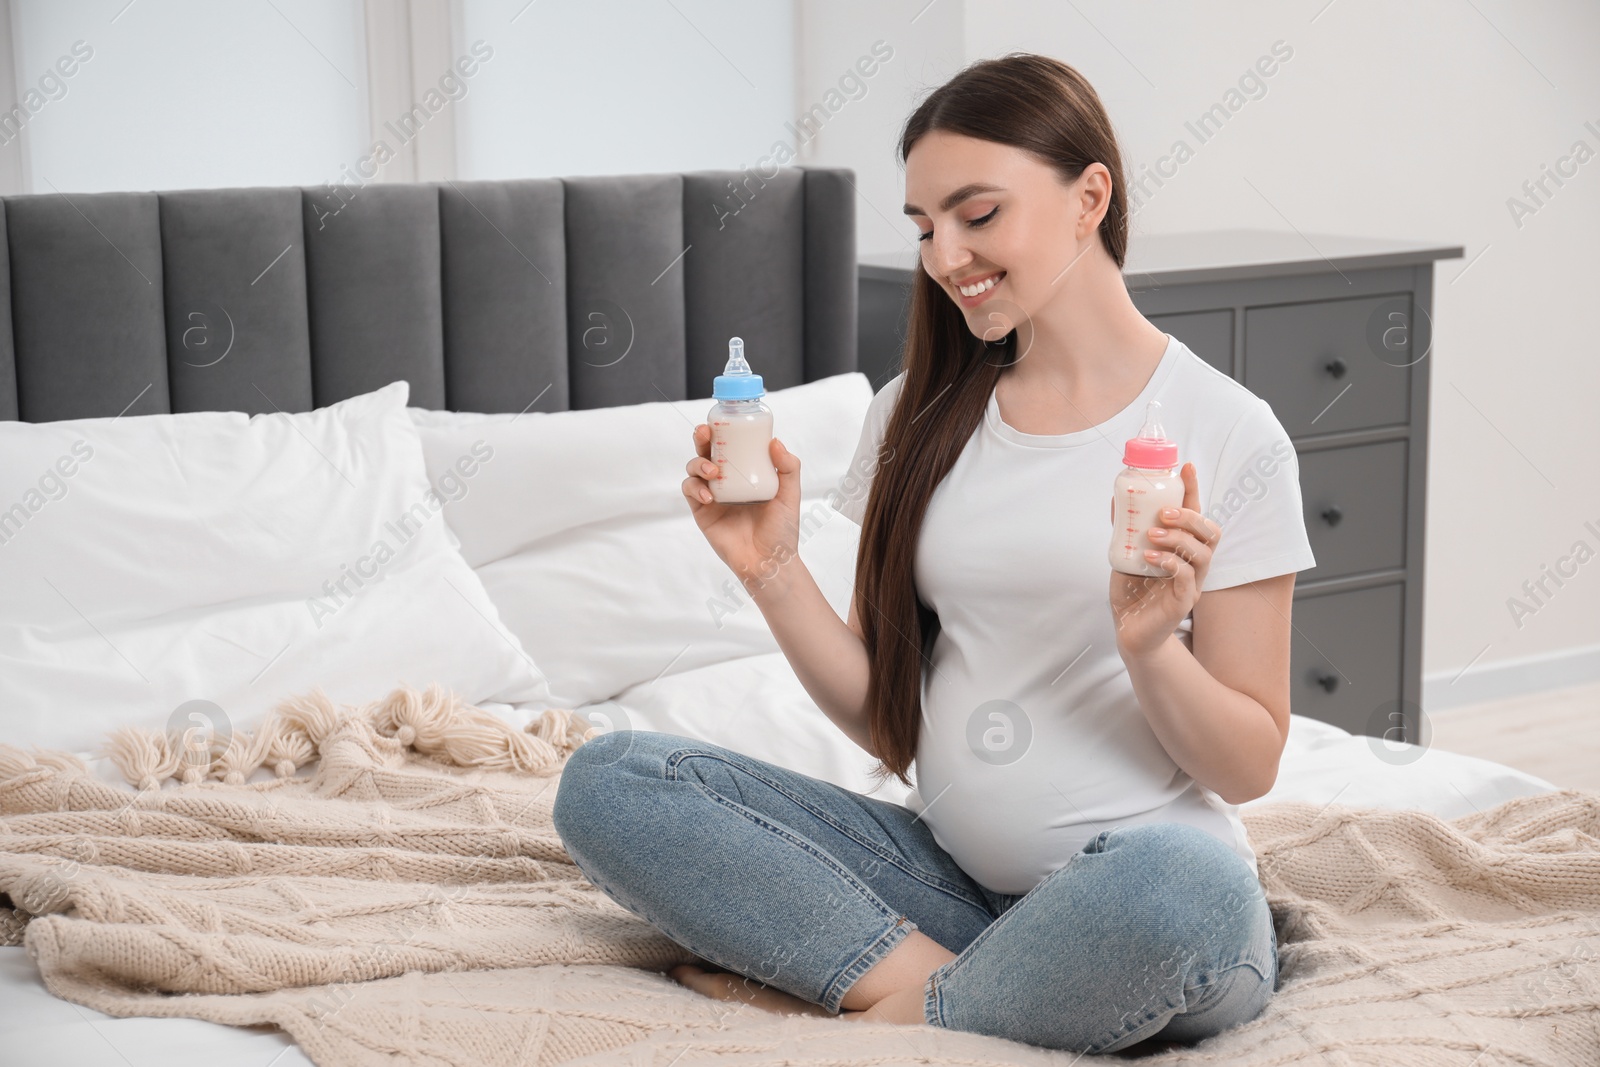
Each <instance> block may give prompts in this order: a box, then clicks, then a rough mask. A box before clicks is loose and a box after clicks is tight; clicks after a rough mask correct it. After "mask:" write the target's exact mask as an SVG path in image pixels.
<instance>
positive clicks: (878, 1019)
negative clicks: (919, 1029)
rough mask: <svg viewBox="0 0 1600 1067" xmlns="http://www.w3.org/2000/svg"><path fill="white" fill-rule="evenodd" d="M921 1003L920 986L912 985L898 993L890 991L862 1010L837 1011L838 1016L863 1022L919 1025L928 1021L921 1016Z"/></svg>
mask: <svg viewBox="0 0 1600 1067" xmlns="http://www.w3.org/2000/svg"><path fill="white" fill-rule="evenodd" d="M922 1003H923V992H922V987H921V986H912V987H911V988H910V989H902V990H900V991H899V992H898V993H890V994H889V995H888V996H886V997H884V998H883V999H882V1000H880V1001H878V1002H877V1003H876V1004H874V1005H873V1006H872V1007H870V1008H867V1009H866V1010H864V1011H843V1012H840V1013H839V1017H840V1018H841V1019H850V1020H853V1021H855V1022H864V1023H899V1024H901V1025H903V1026H921V1025H923V1024H925V1023H926V1022H927V1021H928V1020H927V1019H926V1018H925V1017H924V1016H923V1013H922Z"/></svg>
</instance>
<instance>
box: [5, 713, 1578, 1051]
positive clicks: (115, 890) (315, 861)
mask: <svg viewBox="0 0 1600 1067" xmlns="http://www.w3.org/2000/svg"><path fill="white" fill-rule="evenodd" d="M269 723H270V725H269V727H267V728H264V729H263V731H262V732H261V733H259V734H257V735H254V736H253V737H250V738H236V739H235V741H234V745H235V746H238V748H239V751H237V752H234V753H233V754H232V755H231V756H230V757H229V759H227V760H225V761H224V762H222V763H220V764H218V765H217V767H218V768H220V772H219V771H216V770H214V771H213V777H216V776H217V775H218V774H219V773H220V776H221V777H223V778H226V779H231V781H228V780H224V781H218V780H194V781H191V782H190V783H189V784H177V785H174V784H171V783H168V785H167V787H166V788H154V787H155V786H157V785H159V784H161V780H162V779H164V778H169V777H182V774H181V771H182V766H181V760H179V759H178V758H176V757H175V756H174V752H175V751H176V750H175V749H173V748H172V747H171V746H170V745H169V744H168V743H167V742H166V741H165V739H161V738H155V737H149V736H146V737H139V736H137V735H131V734H129V735H124V736H123V737H121V738H120V739H119V741H118V754H119V759H120V761H121V762H122V764H123V768H124V771H125V772H126V773H128V774H129V775H130V776H131V778H132V780H134V781H143V782H144V784H145V785H146V786H147V787H150V788H145V789H143V790H140V791H137V792H135V791H131V790H128V789H123V788H119V787H116V786H113V785H109V784H107V783H104V782H101V781H99V780H97V779H95V778H93V777H91V776H88V775H86V774H85V773H84V769H83V767H82V766H81V765H80V764H78V763H77V761H76V760H74V759H72V758H71V757H67V756H61V755H59V754H55V755H51V754H37V753H36V754H33V755H27V754H24V753H22V752H20V751H18V750H16V749H10V748H6V747H4V746H0V893H4V894H5V896H4V897H0V905H8V906H9V909H10V910H9V911H6V910H0V920H7V919H8V920H9V921H10V923H11V927H12V930H13V932H16V931H21V935H22V940H23V942H24V943H25V944H26V946H27V948H28V951H29V952H30V953H31V955H32V956H33V958H34V959H35V960H36V961H37V962H38V966H39V968H40V971H41V972H42V974H43V976H44V980H45V982H46V984H47V985H48V987H49V988H50V990H51V992H53V993H54V994H55V995H57V996H60V997H63V998H65V999H67V1000H70V1001H73V1002H75V1003H78V1004H81V1005H84V1006H86V1007H91V1008H95V1009H98V1010H100V1011H103V1012H107V1013H110V1014H112V1015H118V1016H128V1015H155V1016H189V1017H194V1018H200V1019H210V1020H214V1021H217V1022H222V1023H230V1024H235V1025H248V1024H275V1025H277V1026H280V1027H282V1028H283V1029H285V1030H286V1031H288V1032H289V1033H290V1034H291V1035H292V1036H293V1037H294V1039H295V1040H296V1041H297V1042H298V1043H299V1044H300V1046H301V1047H302V1048H303V1049H304V1050H305V1051H306V1053H307V1054H308V1055H309V1056H310V1057H311V1059H312V1060H314V1061H315V1062H316V1063H317V1064H319V1065H320V1067H356V1065H362V1067H365V1065H368V1064H393V1063H396V1062H400V1063H407V1064H427V1065H434V1064H439V1065H444V1064H450V1065H462V1067H466V1065H472V1067H484V1065H500V1064H506V1065H510V1064H527V1065H544V1064H556V1063H567V1062H580V1063H584V1064H618V1065H622V1064H638V1065H645V1064H654V1065H658V1067H667V1065H669V1064H670V1065H675V1067H695V1065H701V1064H718V1065H722V1064H774V1065H775V1064H888V1063H911V1062H917V1063H925V1064H950V1065H955V1064H961V1065H964V1067H979V1065H986V1064H995V1065H999V1064H1053V1065H1060V1067H1066V1065H1067V1064H1071V1063H1073V1062H1074V1061H1075V1060H1076V1059H1077V1058H1078V1057H1076V1056H1074V1055H1072V1054H1069V1053H1063V1052H1052V1051H1048V1050H1043V1049H1038V1048H1034V1047H1032V1046H1028V1045H1024V1044H1020V1043H1016V1042H1010V1041H1005V1040H1002V1039H999V1038H992V1037H984V1036H981V1035H976V1034H965V1033H959V1032H955V1031H947V1030H940V1029H938V1028H935V1027H930V1026H913V1027H904V1026H892V1025H887V1024H883V1025H868V1024H864V1023H858V1022H846V1021H844V1020H840V1019H826V1018H816V1017H809V1016H788V1017H781V1016H775V1015H770V1014H766V1013H764V1012H761V1011H758V1010H756V1009H754V1008H751V1007H748V1006H744V1005H735V1004H731V1003H728V1002H723V1001H715V1000H711V999H708V998H705V997H702V996H700V995H699V994H697V993H694V992H692V991H690V990H688V989H686V988H684V987H682V986H679V985H678V984H677V983H675V982H673V981H672V980H670V979H669V978H667V977H666V976H665V975H664V974H663V973H661V972H663V971H664V970H665V969H666V968H668V967H670V966H671V965H672V964H674V963H677V962H680V961H687V960H689V959H690V958H691V956H690V954H689V953H688V952H687V951H685V950H684V949H682V948H680V947H679V946H677V945H675V944H674V943H673V942H671V941H670V940H668V939H667V938H665V937H664V936H662V935H660V934H658V933H657V932H656V931H655V930H654V929H653V928H652V927H651V926H649V925H648V924H647V923H645V922H644V921H643V920H641V919H639V918H636V917H635V916H633V915H631V914H630V913H628V912H627V911H625V910H623V909H622V908H620V907H619V906H617V905H616V904H614V903H613V902H612V901H611V900H610V899H609V898H608V897H606V896H605V895H604V894H603V893H601V892H600V891H598V890H597V889H595V888H594V887H593V886H591V885H590V884H589V883H588V882H587V881H586V880H585V879H584V878H583V876H582V874H581V872H579V871H578V870H577V868H576V867H574V866H572V865H571V864H570V863H569V861H568V859H567V857H566V854H565V853H564V851H563V850H562V847H561V842H560V839H559V838H558V837H557V835H556V833H555V831H554V829H552V826H551V820H550V811H551V803H552V801H553V800H554V797H555V792H556V785H557V782H558V780H559V777H558V776H559V771H560V768H561V765H562V763H563V761H564V760H565V757H566V756H567V754H569V753H570V752H571V750H572V749H573V748H574V747H575V745H577V744H581V743H582V740H583V739H584V737H585V732H584V730H583V726H584V725H585V724H583V723H582V720H576V719H575V718H574V717H573V716H572V715H571V713H569V712H566V711H559V710H557V711H550V712H546V713H545V715H544V717H543V718H542V719H541V720H540V721H539V722H538V723H536V724H534V726H532V727H530V728H529V730H530V732H526V733H523V732H516V731H512V730H511V729H510V728H509V727H505V726H504V725H502V724H500V723H499V720H496V719H494V718H493V717H492V716H488V715H487V714H486V713H484V712H481V711H478V710H477V709H473V708H464V707H461V706H459V705H458V704H456V703H455V702H454V701H452V700H451V699H450V698H449V697H448V695H447V694H442V693H440V692H439V691H437V690H430V691H429V692H428V693H426V694H418V693H416V692H412V691H405V690H399V691H396V693H395V694H394V695H392V696H391V698H390V699H388V700H387V701H384V702H380V703H379V704H377V705H371V706H368V707H364V708H353V709H352V708H345V709H339V708H335V707H333V706H332V705H331V704H329V703H328V702H327V701H326V700H325V699H322V698H320V696H319V695H313V696H312V697H307V698H304V699H301V700H297V701H291V702H289V703H288V704H286V705H284V707H282V708H280V710H279V712H278V713H277V717H276V719H275V720H269ZM252 746H253V747H252ZM241 753H242V755H241ZM263 762H265V763H267V764H268V765H269V766H276V767H277V769H278V770H279V771H280V772H281V773H282V774H283V775H285V776H282V777H279V778H277V779H275V780H271V781H266V782H259V783H250V784H246V783H245V782H244V781H243V780H242V779H243V778H244V777H245V776H246V775H247V773H248V771H249V769H250V768H252V767H254V766H256V765H259V764H261V763H263ZM297 763H299V764H309V765H311V774H310V775H309V776H304V775H301V776H298V777H296V776H292V775H293V771H294V767H295V764H297ZM189 777H190V778H191V779H201V775H199V774H195V773H191V774H190V775H189ZM1244 820H1245V822H1246V824H1247V826H1248V829H1249V832H1250V836H1251V840H1252V842H1253V843H1254V846H1255V848H1256V851H1257V855H1258V858H1259V862H1260V871H1261V877H1262V883H1263V885H1264V886H1265V888H1266V891H1267V896H1268V900H1269V902H1270V903H1271V906H1272V911H1273V915H1274V919H1275V921H1276V923H1277V926H1278V932H1279V937H1280V943H1281V945H1282V948H1281V972H1282V974H1281V985H1280V988H1279V990H1278V992H1277V994H1276V996H1275V998H1274V999H1273V1001H1272V1002H1271V1004H1270V1005H1269V1006H1268V1008H1267V1010H1266V1011H1265V1012H1264V1013H1263V1014H1262V1015H1261V1016H1260V1017H1259V1018H1257V1019H1256V1020H1254V1021H1253V1022H1250V1023H1247V1024H1244V1025H1242V1026H1239V1027H1237V1028H1235V1029H1233V1030H1230V1031H1228V1032H1226V1033H1224V1034H1221V1035H1218V1036H1217V1037H1215V1038H1212V1039H1210V1040H1209V1041H1205V1042H1202V1043H1200V1044H1199V1045H1197V1046H1195V1047H1193V1048H1188V1049H1173V1050H1170V1051H1163V1052H1158V1053H1156V1054H1154V1055H1151V1056H1149V1057H1147V1058H1145V1059H1143V1060H1142V1061H1141V1062H1143V1063H1146V1064H1149V1065H1151V1067H1158V1065H1167V1064H1185V1065H1187V1064H1228V1065H1236V1067H1268V1065H1282V1064H1317V1065H1322V1064H1345V1065H1357V1064H1361V1065H1364V1064H1373V1065H1385V1067H1390V1065H1423V1064H1449V1065H1459V1067H1472V1065H1477V1067H1491V1065H1499V1064H1523V1065H1526V1067H1568V1065H1589V1067H1593V1065H1595V1064H1600V793H1596V792H1579V791H1573V790H1566V791H1562V792H1559V793H1553V794H1547V795H1543V796H1536V797H1526V798H1521V799H1517V800H1512V801H1508V802H1506V803H1504V804H1501V805H1499V806H1498V807H1495V808H1493V809H1491V810H1489V811H1485V812H1480V813H1477V814H1473V815H1469V816H1466V817H1463V818H1459V819H1456V820H1453V821H1451V822H1444V821H1441V820H1440V819H1438V818H1435V817H1433V816H1431V815H1427V814H1424V813H1421V812H1392V811H1384V810H1377V809H1351V808H1345V807H1341V806H1338V805H1330V806H1329V807H1327V808H1324V809H1320V810H1319V809H1317V808H1315V807H1311V806H1308V805H1300V804H1279V805H1271V806H1264V807H1258V808H1254V809H1247V811H1246V812H1245V813H1244ZM5 926H6V922H5V921H0V931H3V930H4V928H5Z"/></svg>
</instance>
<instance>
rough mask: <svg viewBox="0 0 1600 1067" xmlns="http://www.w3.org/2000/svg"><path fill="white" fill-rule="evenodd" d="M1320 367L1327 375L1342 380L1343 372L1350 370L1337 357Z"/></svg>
mask: <svg viewBox="0 0 1600 1067" xmlns="http://www.w3.org/2000/svg"><path fill="white" fill-rule="evenodd" d="M1322 367H1323V369H1324V370H1326V371H1327V372H1328V374H1329V375H1331V376H1332V377H1335V378H1343V377H1344V372H1345V371H1347V370H1349V369H1350V368H1349V366H1348V365H1346V363H1345V361H1344V360H1342V359H1340V358H1339V357H1337V356H1335V357H1334V358H1333V359H1330V360H1328V362H1326V363H1324V364H1323V365H1322Z"/></svg>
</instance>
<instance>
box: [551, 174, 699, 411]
mask: <svg viewBox="0 0 1600 1067" xmlns="http://www.w3.org/2000/svg"><path fill="white" fill-rule="evenodd" d="M564 181H565V184H566V187H567V188H566V196H567V323H568V326H567V347H568V352H569V353H570V358H569V360H568V366H569V367H570V368H571V375H572V399H571V403H572V407H574V408H597V407H610V406H613V405H618V404H635V403H640V402H643V401H649V400H685V399H687V397H686V396H685V394H684V385H685V383H686V381H687V377H686V374H685V369H686V364H685V360H684V353H685V341H684V308H683V292H684V282H683V278H684V268H683V260H684V258H685V252H684V249H685V241H684V238H683V177H682V176H681V175H678V174H646V175H622V176H608V177H593V178H567V179H564ZM687 255H691V256H692V255H694V253H693V252H688V253H687Z"/></svg>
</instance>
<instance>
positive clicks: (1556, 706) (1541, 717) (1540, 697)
mask: <svg viewBox="0 0 1600 1067" xmlns="http://www.w3.org/2000/svg"><path fill="white" fill-rule="evenodd" d="M1428 722H1429V724H1430V725H1431V726H1432V727H1433V739H1432V744H1433V745H1434V746H1435V747H1437V748H1439V749H1442V750H1444V751H1447V752H1459V753H1461V754H1462V755H1466V756H1481V757H1483V758H1484V759H1492V760H1495V761H1497V762H1499V763H1504V764H1506V765H1507V766H1511V767H1515V768H1517V769H1518V770H1519V771H1526V772H1527V773H1529V774H1532V775H1537V776H1538V777H1540V778H1543V779H1544V780H1545V781H1547V782H1550V783H1552V784H1554V785H1557V786H1560V787H1561V788H1563V789H1594V790H1597V791H1600V684H1594V685H1584V686H1578V687H1576V688H1572V689H1552V690H1550V691H1548V692H1545V693H1539V694H1537V695H1535V696H1522V697H1514V698H1512V699H1509V700H1497V701H1493V702H1492V703H1488V704H1473V705H1470V706H1468V707H1462V708H1450V709H1447V710H1445V711H1440V712H1430V713H1429V714H1428Z"/></svg>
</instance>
